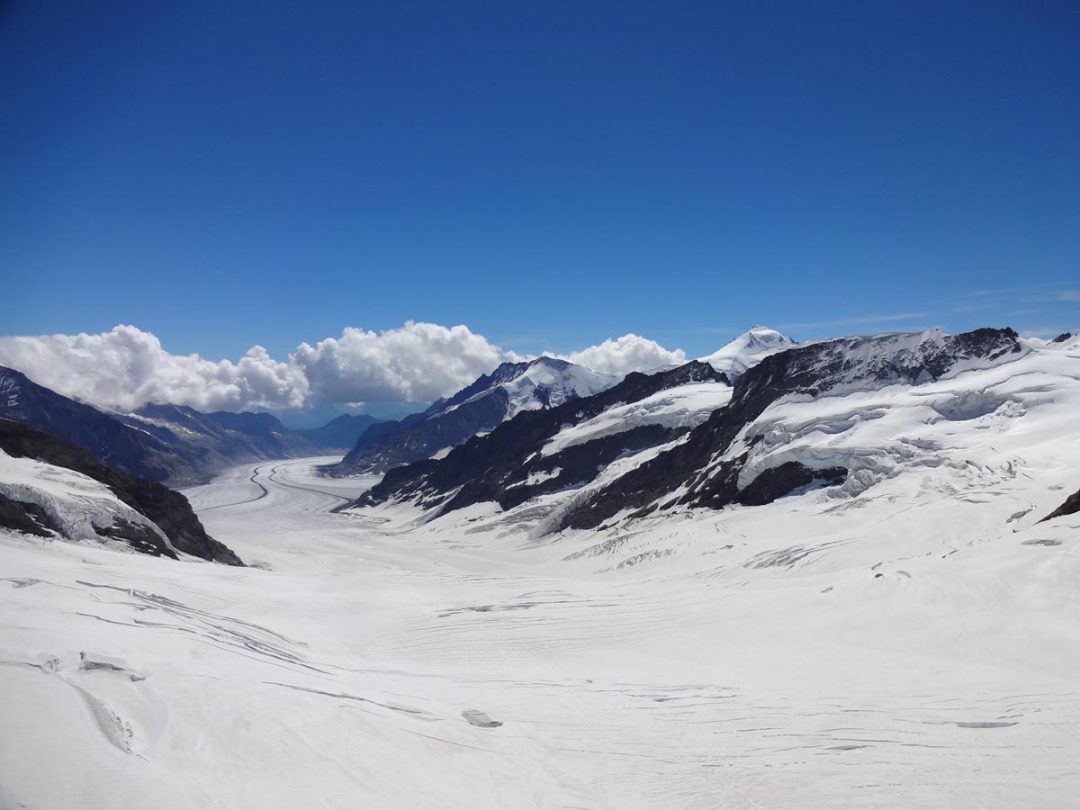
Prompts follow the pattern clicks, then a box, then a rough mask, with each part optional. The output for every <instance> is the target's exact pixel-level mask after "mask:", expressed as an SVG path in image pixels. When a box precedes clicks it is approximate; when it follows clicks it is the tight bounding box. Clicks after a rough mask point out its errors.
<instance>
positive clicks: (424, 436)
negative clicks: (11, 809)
mask: <svg viewBox="0 0 1080 810" xmlns="http://www.w3.org/2000/svg"><path fill="white" fill-rule="evenodd" d="M616 382H617V380H616V379H614V378H613V377H611V376H610V375H607V374H600V373H598V372H595V371H591V370H589V369H587V368H584V367H583V366H579V365H576V364H574V363H569V362H567V361H565V360H558V359H555V358H552V357H539V358H537V359H535V360H531V361H529V362H523V363H503V364H502V365H501V366H499V367H498V368H497V369H495V370H494V371H493V372H491V373H490V374H485V375H483V376H482V377H480V378H478V379H477V380H476V381H475V382H473V383H471V384H470V385H468V386H466V387H465V388H463V389H462V390H461V391H458V392H457V393H456V394H454V395H453V396H452V397H450V398H449V399H445V400H439V401H437V402H435V403H434V404H433V405H432V406H431V407H430V408H428V409H427V410H426V411H424V412H423V413H421V414H413V415H411V416H409V417H406V418H405V419H403V420H401V421H400V422H397V423H386V424H382V425H375V426H373V427H372V428H370V429H369V430H368V431H367V432H366V433H365V434H364V435H363V436H361V437H360V440H359V441H358V442H357V444H356V446H355V447H354V448H353V449H352V451H350V452H349V454H348V455H346V456H345V458H344V459H342V461H341V463H340V464H338V465H336V466H335V467H333V468H332V469H331V473H332V474H333V475H338V476H342V475H358V474H368V473H376V472H384V471H386V470H389V469H392V468H394V467H399V466H402V465H404V464H409V463H412V462H414V461H420V460H422V459H426V458H430V457H432V456H435V455H439V454H445V453H447V452H449V450H450V449H451V448H453V447H455V446H457V445H459V444H461V443H463V442H465V441H466V440H468V439H470V438H471V437H473V436H475V435H477V434H479V433H486V432H488V431H491V430H493V429H494V428H496V427H497V426H498V425H500V424H502V423H503V422H505V421H506V420H508V419H512V418H514V417H515V416H517V415H518V414H520V413H523V412H528V411H535V410H540V409H546V408H556V407H558V406H560V405H562V404H563V403H565V402H568V401H570V400H575V399H578V398H580V397H588V396H591V395H593V394H596V393H598V392H600V391H603V390H604V389H606V388H610V387H611V386H612V385H614V384H615V383H616Z"/></svg>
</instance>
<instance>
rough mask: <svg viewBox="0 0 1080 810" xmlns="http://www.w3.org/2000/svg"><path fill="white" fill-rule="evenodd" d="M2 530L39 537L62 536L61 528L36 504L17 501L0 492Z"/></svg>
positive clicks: (0, 522) (0, 524)
mask: <svg viewBox="0 0 1080 810" xmlns="http://www.w3.org/2000/svg"><path fill="white" fill-rule="evenodd" d="M0 528H4V529H11V530H13V531H16V532H22V533H23V534H33V535H36V536H38V537H52V536H53V535H56V534H60V527H59V526H57V525H56V523H55V522H53V520H52V518H50V517H49V515H48V513H47V512H46V511H45V510H44V509H42V508H41V507H40V506H38V505H37V504H36V503H30V502H29V501H17V500H14V499H12V498H9V497H8V496H7V495H5V494H4V493H2V492H0Z"/></svg>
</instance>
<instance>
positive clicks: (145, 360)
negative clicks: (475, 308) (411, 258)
mask: <svg viewBox="0 0 1080 810" xmlns="http://www.w3.org/2000/svg"><path fill="white" fill-rule="evenodd" d="M558 356H562V357H565V358H566V359H568V360H570V361H572V362H575V363H580V364H582V365H584V366H587V367H589V368H592V369H594V370H596V371H600V372H604V373H607V374H613V375H618V376H621V375H624V374H626V373H628V372H630V371H648V370H651V369H655V368H658V367H660V366H667V365H673V364H681V363H685V362H686V354H685V353H684V352H683V351H682V350H681V349H676V350H674V351H670V350H668V349H665V348H664V347H663V346H661V345H659V344H658V343H656V342H655V341H652V340H648V339H646V338H643V337H640V336H638V335H633V334H628V335H623V336H622V337H620V338H617V339H614V340H605V341H604V342H603V343H600V344H598V345H596V346H590V347H589V348H586V349H582V350H581V351H578V352H573V353H571V354H569V355H558ZM521 359H524V358H522V357H521V356H519V355H517V354H516V353H514V352H510V351H503V350H502V349H500V348H499V347H498V346H496V345H494V344H492V343H491V342H489V341H488V340H487V338H485V337H484V336H483V335H479V334H476V333H475V332H473V331H471V330H470V329H469V328H468V327H467V326H452V327H447V326H441V325H439V324H433V323H414V322H412V321H409V322H407V323H406V324H405V325H404V326H401V327H400V328H397V329H388V330H385V331H382V332H373V331H368V330H364V329H356V328H353V327H349V328H346V329H345V330H343V331H342V333H341V335H340V336H338V337H331V338H326V339H325V340H320V341H319V342H317V343H316V344H315V345H314V346H312V345H309V344H307V343H301V344H300V345H299V346H298V347H297V348H296V350H295V351H294V352H293V353H292V354H290V355H289V357H288V359H287V360H276V359H274V358H273V357H271V356H270V355H269V353H268V352H267V351H266V349H264V348H262V347H261V346H253V347H252V348H251V349H249V350H248V351H247V352H246V353H245V354H244V355H243V357H241V358H240V359H239V360H237V361H232V360H216V361H215V360H208V359H206V358H204V357H201V356H199V355H197V354H190V355H175V354H170V353H169V352H168V351H166V350H165V348H164V347H162V345H161V341H160V340H158V338H157V336H156V335H154V334H152V333H150V332H145V331H143V330H141V329H138V328H136V327H134V326H123V325H122V326H117V327H115V328H113V329H112V330H110V331H108V332H102V333H100V334H85V333H82V334H78V335H40V336H34V337H0V364H2V365H7V366H11V367H12V368H15V369H18V370H19V371H22V372H24V373H25V374H26V375H27V376H28V377H30V378H31V379H32V380H34V381H35V382H37V383H39V384H41V385H44V386H46V387H47V388H51V389H53V390H54V391H57V392H59V393H61V394H64V395H66V396H70V397H74V398H76V399H79V400H82V401H84V402H88V403H90V404H93V405H97V406H99V407H102V408H107V409H114V410H120V411H130V410H134V409H136V408H139V407H141V406H143V405H146V404H147V403H171V404H175V405H188V406H191V407H193V408H196V409H198V410H203V411H211V410H231V411H240V410H264V409H268V410H283V409H286V408H302V407H307V406H313V405H322V404H327V403H333V404H337V405H347V406H350V407H352V408H358V407H362V405H363V404H364V403H369V402H371V403H407V402H430V401H432V400H434V399H437V398H438V397H444V396H449V395H450V394H453V393H454V392H456V391H458V390H460V389H461V388H463V387H465V386H466V385H468V384H469V383H471V382H472V381H473V380H475V379H476V378H477V377H479V376H480V375H481V374H485V373H487V372H489V371H491V370H492V369H494V368H495V367H496V366H497V365H498V364H499V363H502V362H504V361H507V360H510V361H517V360H521Z"/></svg>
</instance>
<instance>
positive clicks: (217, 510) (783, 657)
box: [0, 459, 1080, 810]
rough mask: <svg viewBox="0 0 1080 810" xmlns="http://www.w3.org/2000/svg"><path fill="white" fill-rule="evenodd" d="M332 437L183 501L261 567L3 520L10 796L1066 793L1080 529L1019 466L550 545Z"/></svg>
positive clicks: (345, 799)
mask: <svg viewBox="0 0 1080 810" xmlns="http://www.w3.org/2000/svg"><path fill="white" fill-rule="evenodd" d="M329 460H330V459H304V460H290V461H280V462H269V463H262V464H258V465H254V466H248V467H244V468H239V469H235V470H232V471H230V472H229V473H227V474H225V475H223V476H222V477H220V478H219V479H217V480H216V481H214V482H213V483H212V484H210V485H207V486H203V487H198V488H195V489H192V490H189V491H188V492H187V495H188V497H189V498H190V500H191V502H192V504H193V506H194V507H195V508H196V510H197V511H198V513H199V515H200V517H201V518H202V520H203V522H204V524H205V525H206V527H207V529H208V530H209V531H210V533H211V534H212V535H214V536H215V537H216V538H218V539H219V540H221V541H222V542H225V543H226V544H228V545H229V546H230V547H231V548H233V549H234V550H235V551H236V552H237V553H238V554H239V555H240V557H241V558H243V559H244V560H245V562H247V563H248V564H249V565H250V566H251V567H249V568H244V569H238V568H229V567H225V566H221V565H213V564H203V563H197V562H180V563H177V562H172V561H168V560H161V559H152V558H147V557H143V556H139V555H135V554H122V553H117V552H115V551H108V550H103V549H95V548H90V547H84V546H80V545H73V544H67V543H62V542H42V541H40V540H37V539H29V538H27V537H24V536H20V535H14V534H0V808H2V809H3V810H14V808H30V810H54V809H55V808H109V810H115V809H119V808H133V809H134V808H139V810H141V809H142V808H146V807H154V808H162V809H163V810H164V809H165V808H229V810H235V809H236V808H260V810H261V809H262V808H277V807H281V808H296V807H303V808H355V807H371V808H407V809H408V810H415V809H416V808H454V807H460V808H470V809H473V808H629V807H642V808H658V807H664V808H667V807H671V808H717V807H732V808H741V807H763V808H784V807H790V808H812V807H830V808H833V807H851V808H856V807H858V808H867V807H948V808H987V807H1000V808H1015V807H1040V808H1067V807H1075V806H1076V802H1077V798H1076V797H1077V796H1078V795H1080V556H1078V548H1080V532H1078V526H1080V520H1077V519H1076V518H1077V517H1078V516H1073V518H1069V519H1063V520H1061V521H1056V522H1055V523H1054V524H1039V523H1037V522H1036V519H1037V518H1038V517H1041V516H1042V515H1043V514H1046V512H1048V511H1049V510H1050V509H1051V508H1053V506H1056V505H1057V503H1059V502H1060V501H1061V500H1063V499H1064V497H1065V495H1066V494H1068V493H1067V492H1066V491H1065V490H1064V489H1063V488H1061V487H1060V486H1059V487H1058V491H1050V490H1049V489H1047V490H1045V492H1044V494H1041V495H1039V496H1038V497H1037V498H1032V497H1031V495H1030V493H1031V492H1043V488H1042V487H1041V485H1040V486H1033V485H1032V482H1031V481H1030V480H1028V479H1026V478H1024V476H1025V474H1026V473H1024V471H1023V469H1022V465H1021V466H1018V467H1017V469H1016V470H1013V471H1012V472H1011V473H1010V472H1009V471H1007V470H988V471H983V472H982V473H980V476H981V477H979V476H977V477H976V479H969V480H967V481H966V482H965V484H964V485H963V487H958V488H957V489H956V490H955V492H950V491H948V490H947V488H946V487H944V486H942V487H940V488H935V487H934V486H933V482H934V479H933V478H930V479H927V478H925V477H920V478H918V479H916V477H909V478H908V479H898V480H895V481H887V482H884V483H882V484H879V485H878V486H877V487H875V488H874V489H873V490H870V491H868V492H867V493H864V494H863V495H862V496H861V497H860V498H858V499H854V500H849V501H842V502H839V503H838V502H835V501H830V500H829V499H828V498H826V497H825V496H824V495H821V496H819V495H818V494H816V493H811V494H809V495H806V496H802V497H799V498H788V499H783V500H781V501H778V502H777V503H775V504H772V505H771V506H768V507H760V508H757V509H743V508H737V509H732V510H726V511H724V512H721V513H709V514H700V513H698V514H684V515H676V516H672V517H670V518H668V519H666V520H664V521H657V522H654V523H650V522H648V521H645V522H641V523H639V524H635V525H633V526H632V527H631V529H629V530H628V529H619V530H616V531H610V532H607V533H603V532H602V533H585V532H581V533H572V534H568V535H565V536H563V537H562V538H560V539H558V540H556V541H552V540H544V541H539V540H532V539H530V538H529V536H528V533H527V532H526V531H524V530H523V529H522V528H521V527H520V526H516V525H514V524H513V523H511V522H507V521H501V520H500V518H499V517H498V516H493V515H492V514H490V513H489V512H485V511H484V510H480V509H477V510H473V511H469V512H462V513H460V514H458V515H457V516H454V517H452V518H449V519H446V520H443V521H439V522H438V523H437V524H434V525H428V526H410V525H409V524H408V521H407V520H406V519H405V518H407V516H405V517H401V516H395V515H393V514H388V515H385V516H378V513H377V512H375V513H368V514H348V513H345V514H341V513H333V512H331V511H330V510H331V509H332V508H333V507H335V506H337V505H339V504H341V503H343V502H344V500H345V499H346V498H348V497H350V496H355V495H356V494H357V493H358V492H359V491H360V490H362V489H363V488H364V487H365V486H367V485H370V483H372V482H371V481H358V480H344V481H342V480H333V479H323V478H320V477H319V476H317V475H316V473H315V465H316V464H318V463H325V462H326V461H329ZM1062 471H1063V470H1062V469H1058V470H1049V471H1047V473H1046V474H1047V476H1048V480H1050V478H1049V476H1050V475H1051V474H1053V475H1058V474H1059V473H1061V472H1062ZM929 474H930V475H933V473H929ZM941 475H942V476H946V477H943V478H942V479H941V480H942V481H946V480H948V478H947V476H948V475H952V476H954V478H955V475H956V474H955V471H954V472H952V473H947V472H946V471H942V472H941ZM916 480H918V484H917V485H916V484H915V483H913V482H915V481H916ZM1058 480H1059V482H1060V480H1061V479H1058ZM905 487H911V489H905ZM1070 491H1071V490H1070Z"/></svg>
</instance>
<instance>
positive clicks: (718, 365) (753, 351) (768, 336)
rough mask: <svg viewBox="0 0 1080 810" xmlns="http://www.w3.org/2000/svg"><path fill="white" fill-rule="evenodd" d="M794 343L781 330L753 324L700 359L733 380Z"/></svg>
mask: <svg viewBox="0 0 1080 810" xmlns="http://www.w3.org/2000/svg"><path fill="white" fill-rule="evenodd" d="M794 345H795V341H794V340H792V339H791V338H789V337H788V336H787V335H785V334H783V333H782V332H778V331H776V330H775V329H770V328H769V327H767V326H755V327H753V328H752V329H750V330H749V331H747V332H744V333H743V334H741V335H739V336H738V337H737V338H735V339H734V340H732V341H731V342H730V343H728V344H727V345H725V346H723V347H721V348H720V349H718V350H717V351H715V352H713V353H712V354H710V355H708V356H707V357H702V358H701V361H702V362H704V363H709V364H710V365H712V367H713V368H715V369H716V370H717V371H720V372H723V373H724V374H727V375H728V377H730V378H731V379H732V380H734V379H735V378H736V377H738V376H739V375H740V374H742V373H743V372H744V371H746V370H747V369H748V368H750V367H751V366H755V365H757V364H758V363H760V362H761V361H762V360H764V359H765V358H766V357H768V356H769V355H770V354H776V353H777V352H782V351H784V350H785V349H790V348H791V347H792V346H794Z"/></svg>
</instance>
